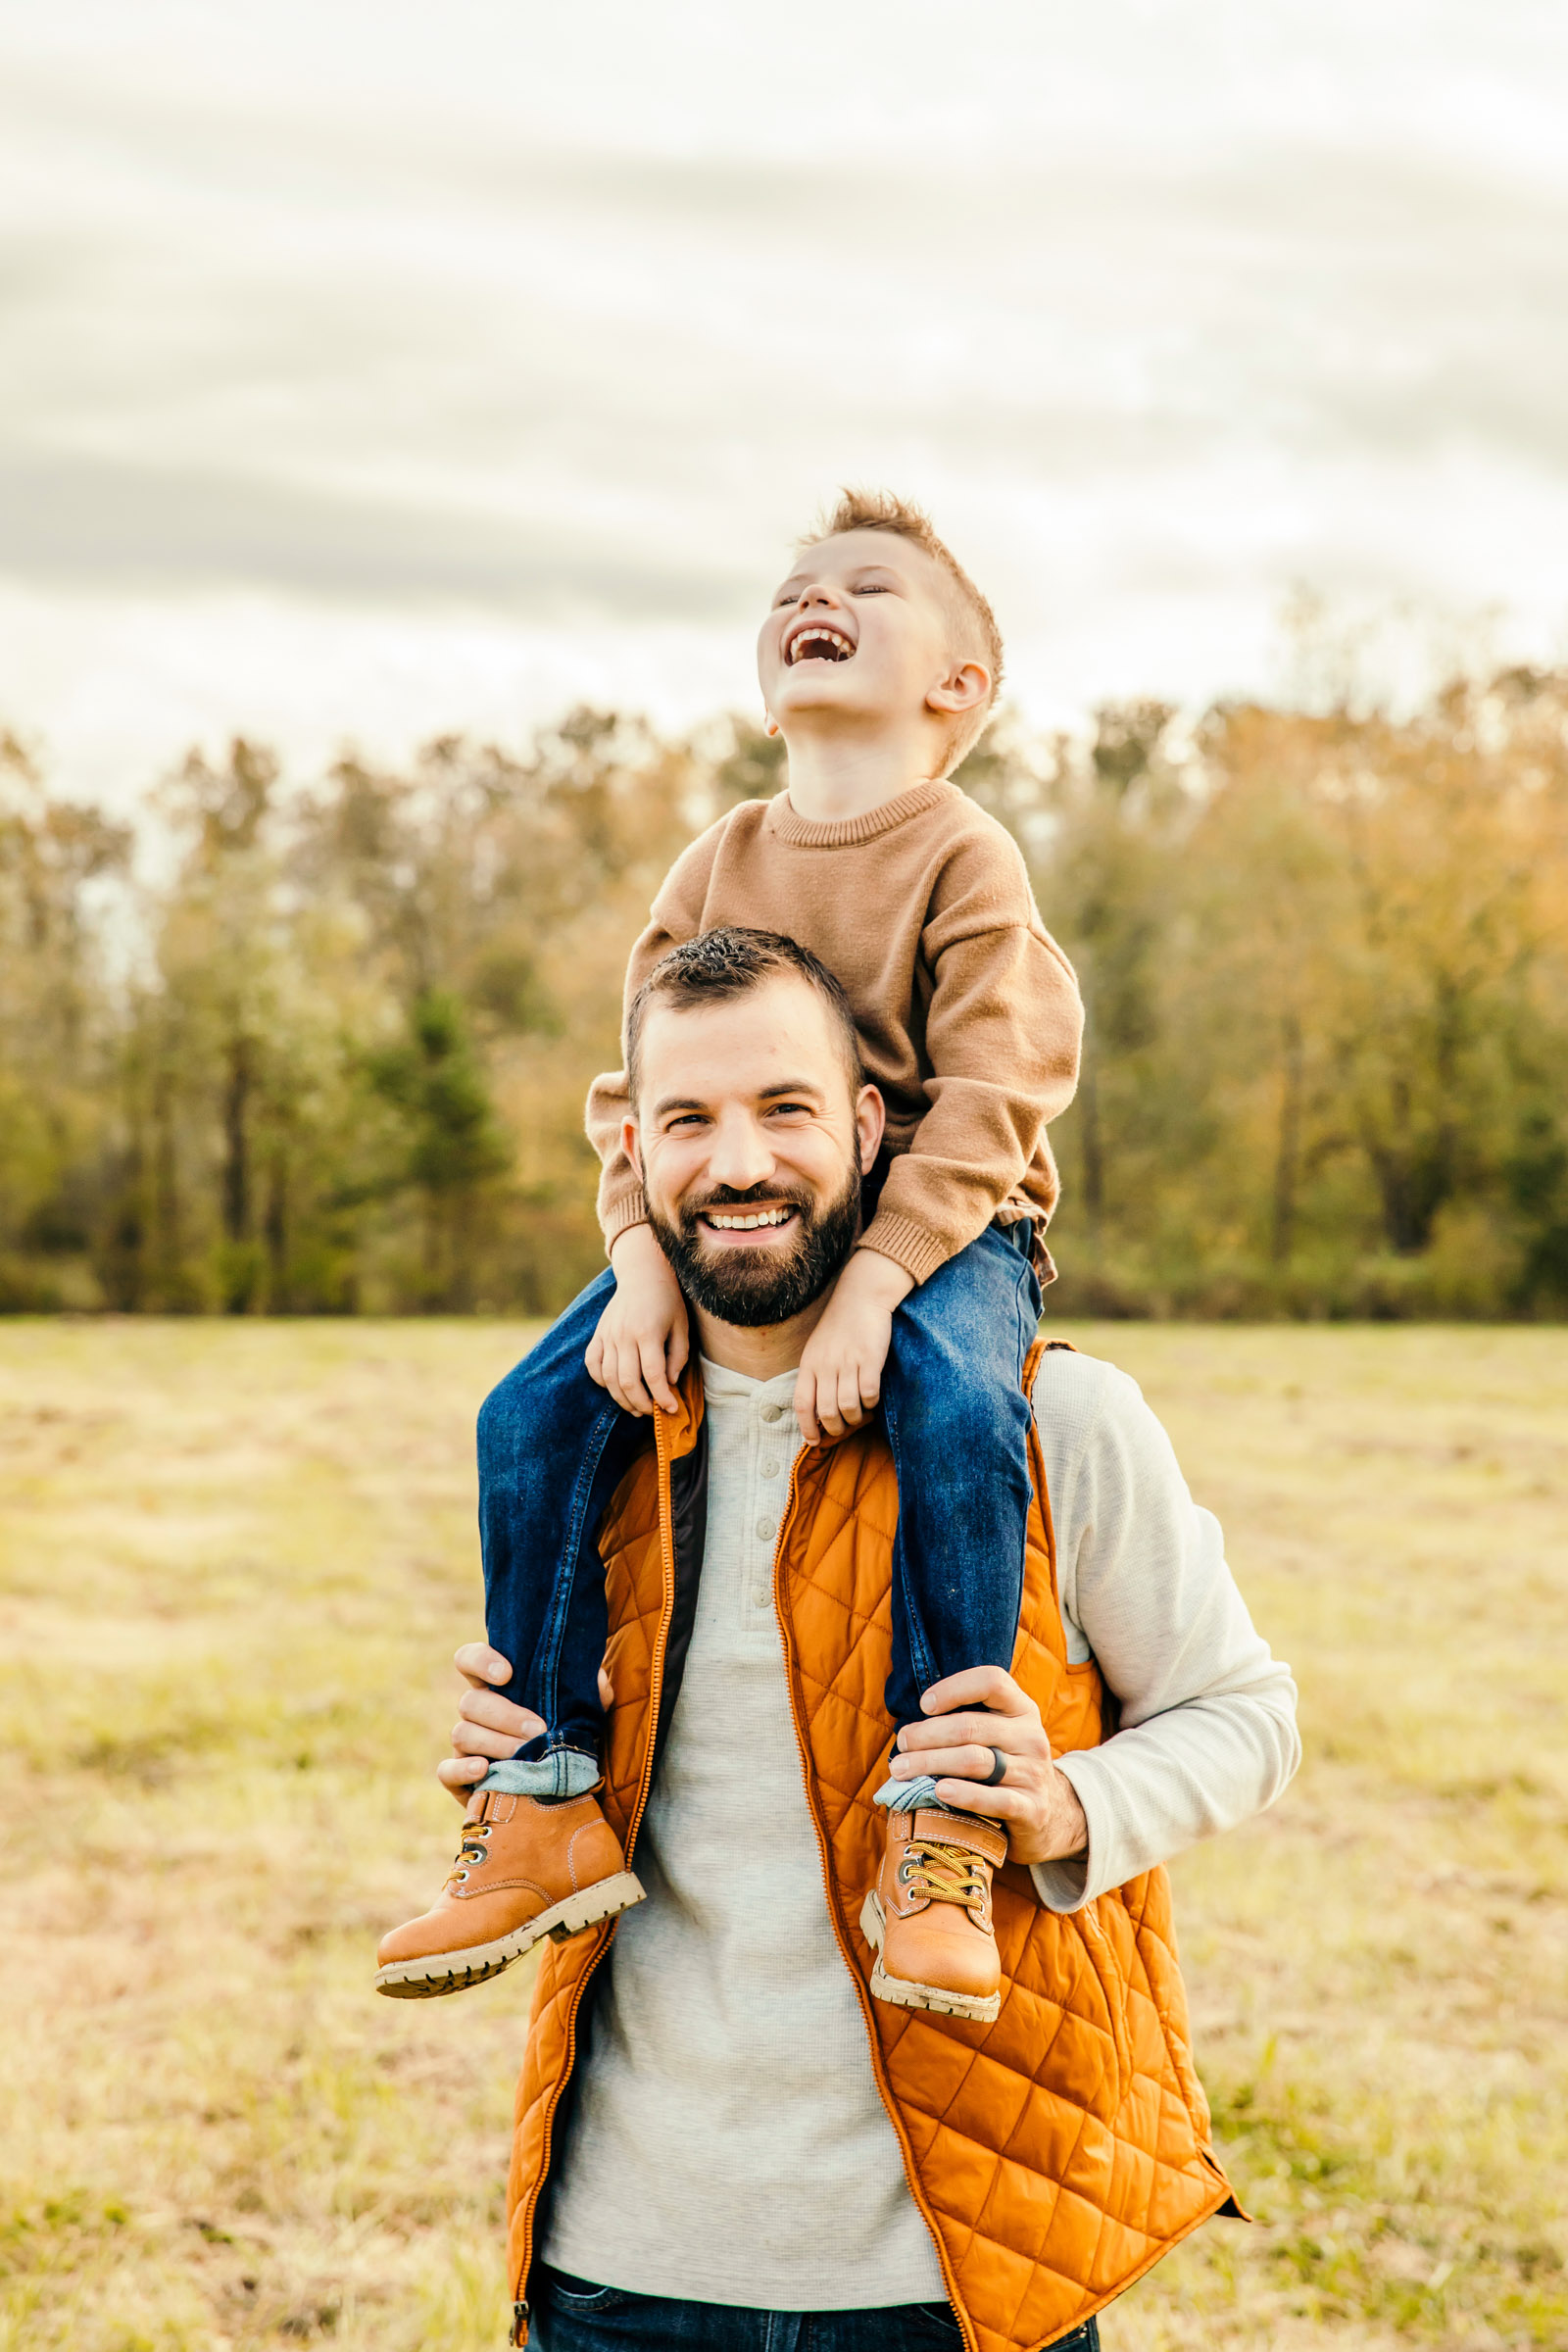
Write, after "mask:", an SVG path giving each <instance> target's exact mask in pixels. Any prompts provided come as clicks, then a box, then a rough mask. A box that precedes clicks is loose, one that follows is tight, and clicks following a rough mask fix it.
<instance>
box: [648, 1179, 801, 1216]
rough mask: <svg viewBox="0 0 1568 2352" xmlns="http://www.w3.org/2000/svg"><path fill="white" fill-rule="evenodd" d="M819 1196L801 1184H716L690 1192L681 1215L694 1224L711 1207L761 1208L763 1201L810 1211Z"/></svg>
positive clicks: (682, 1207) (776, 1206)
mask: <svg viewBox="0 0 1568 2352" xmlns="http://www.w3.org/2000/svg"><path fill="white" fill-rule="evenodd" d="M819 1198H820V1196H819V1195H818V1194H816V1193H814V1192H811V1191H810V1190H809V1188H808V1187H806V1186H805V1185H800V1184H749V1185H747V1186H745V1187H744V1188H743V1189H739V1190H738V1189H737V1188H736V1187H735V1186H734V1185H733V1184H714V1185H710V1187H709V1189H708V1191H707V1192H705V1193H702V1194H698V1195H693V1194H688V1195H687V1197H686V1199H685V1200H684V1201H682V1202H681V1204H680V1217H681V1222H682V1224H683V1225H690V1224H691V1223H692V1222H693V1221H694V1220H695V1219H696V1218H698V1217H700V1216H701V1215H702V1213H703V1211H704V1210H705V1209H708V1208H757V1207H759V1206H760V1204H761V1203H762V1202H763V1201H765V1202H766V1203H767V1205H768V1207H769V1208H799V1209H803V1210H805V1211H806V1212H807V1213H808V1214H809V1212H810V1211H811V1210H812V1209H813V1208H815V1206H816V1204H817V1201H818V1199H819Z"/></svg>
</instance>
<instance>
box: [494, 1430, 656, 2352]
mask: <svg viewBox="0 0 1568 2352" xmlns="http://www.w3.org/2000/svg"><path fill="white" fill-rule="evenodd" d="M654 1450H655V1453H656V1455H657V1457H658V1462H659V1557H660V1566H661V1571H662V1576H663V1583H664V1593H663V1604H662V1608H661V1610H660V1617H659V1630H658V1632H657V1633H656V1634H655V1636H654V1653H653V1664H652V1668H651V1671H650V1674H649V1683H648V1744H647V1747H646V1749H645V1750H644V1753H643V1770H642V1779H641V1780H640V1782H639V1783H638V1787H637V1801H636V1803H635V1804H634V1805H633V1807H632V1810H631V1816H630V1818H629V1820H628V1821H627V1824H626V1843H625V1854H626V1863H627V1867H628V1868H630V1865H631V1858H632V1852H633V1849H634V1847H635V1846H636V1843H637V1833H638V1831H639V1830H640V1829H641V1827H642V1820H643V1814H644V1812H645V1811H646V1810H647V1806H648V1791H649V1789H650V1788H651V1787H652V1785H653V1778H654V1747H655V1742H656V1734H657V1732H658V1729H659V1702H660V1699H661V1697H662V1694H663V1685H664V1650H665V1646H666V1644H667V1642H668V1641H669V1628H670V1622H671V1620H672V1619H673V1617H674V1614H675V1532H674V1504H673V1501H672V1499H671V1494H670V1461H671V1455H670V1451H669V1438H668V1435H667V1432H666V1428H665V1417H664V1415H663V1414H662V1413H655V1415H654ZM618 1925H619V1921H618V1920H615V1919H608V1920H606V1921H605V1922H604V1923H603V1926H602V1927H600V1928H597V1929H595V1931H594V1933H595V1934H596V1935H597V1936H599V1938H600V1942H599V1948H598V1949H597V1951H595V1952H593V1953H592V1954H590V1956H589V1959H588V1963H587V1965H586V1967H585V1968H584V1969H583V1972H582V1975H581V1976H580V1977H579V1978H578V1980H577V1985H576V1989H575V1990H574V1992H573V1993H572V1996H571V2006H570V2008H569V2009H568V2010H567V2012H566V2063H565V2065H564V2067H563V2068H562V2070H561V2076H560V2080H559V2082H557V2085H556V2093H555V2096H554V2098H553V2099H552V2100H551V2102H550V2105H549V2107H548V2109H547V2110H546V2113H545V2118H544V2129H543V2140H542V2146H541V2149H540V2164H539V2177H538V2179H537V2180H536V2181H535V2183H534V2185H533V2188H532V2190H531V2191H530V2193H529V2198H528V2208H527V2211H526V2213H525V2214H524V2215H523V2219H522V2260H521V2263H520V2264H519V2265H518V2269H517V2275H516V2278H515V2279H514V2280H513V2295H514V2297H515V2300H514V2302H513V2306H512V2313H513V2318H512V2334H511V2337H510V2339H509V2340H510V2341H511V2342H512V2343H513V2344H515V2345H523V2344H526V2343H527V2341H528V2316H529V2315H528V2305H527V2303H526V2302H525V2301H524V2300H523V2297H522V2288H523V2282H524V2280H525V2279H526V2278H527V2276H528V2273H529V2271H530V2270H531V2269H532V2267H533V2221H534V2214H535V2212H536V2210H537V2208H538V2204H539V2191H540V2190H541V2189H542V2188H543V2186H544V2184H545V2182H546V2180H548V2179H549V2178H550V2145H551V2135H552V2133H553V2131H554V2130H555V2122H556V2109H557V2108H558V2107H559V2105H560V2104H561V2098H562V2093H563V2092H564V2090H565V2087H566V2084H567V2083H568V2082H570V2080H571V2073H572V2068H573V2067H574V2065H575V2064H576V2059H577V2013H578V2011H579V2010H580V2009H581V2007H582V1996H583V1994H584V1993H585V1992H586V1991H587V1989H588V1985H589V1983H590V1982H591V1980H592V1978H593V1975H594V1972H595V1970H596V1969H597V1968H598V1966H599V1963H600V1961H601V1960H602V1959H603V1958H604V1956H605V1954H606V1952H607V1951H608V1950H609V1949H610V1945H611V1942H612V1941H613V1937H614V1934H615V1930H616V1928H617V1926H618Z"/></svg>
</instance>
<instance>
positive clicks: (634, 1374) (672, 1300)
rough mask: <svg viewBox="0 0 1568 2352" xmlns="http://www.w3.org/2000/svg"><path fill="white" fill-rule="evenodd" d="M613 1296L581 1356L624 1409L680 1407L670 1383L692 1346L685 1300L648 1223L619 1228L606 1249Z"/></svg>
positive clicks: (642, 1410) (668, 1410) (672, 1409)
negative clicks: (610, 1269)
mask: <svg viewBox="0 0 1568 2352" xmlns="http://www.w3.org/2000/svg"><path fill="white" fill-rule="evenodd" d="M610 1262H611V1264H612V1265H613V1267H614V1269H615V1296H614V1297H613V1299H612V1300H611V1301H610V1304H609V1305H608V1306H607V1307H606V1309H605V1311H604V1313H603V1314H602V1315H601V1316H600V1318H599V1329H598V1330H597V1331H596V1332H595V1333H594V1336H593V1338H592V1339H591V1340H590V1341H589V1343H588V1348H587V1351H586V1353H585V1354H584V1356H583V1362H584V1363H585V1364H586V1365H587V1367H588V1373H589V1377H590V1379H592V1380H597V1381H598V1383H599V1386H600V1387H601V1388H602V1389H608V1390H609V1391H610V1394H611V1396H612V1397H613V1398H614V1399H615V1402H616V1403H617V1404H618V1405H619V1406H620V1409H621V1411H622V1412H623V1413H651V1412H652V1411H653V1410H654V1407H655V1406H656V1405H658V1407H659V1408H660V1410H661V1411H662V1412H665V1413H673V1412H677V1411H678V1410H679V1409H680V1399H679V1397H677V1396H676V1394H675V1389H674V1383H675V1382H676V1381H677V1380H678V1379H679V1378H680V1376H681V1373H682V1372H683V1371H684V1369H685V1366H686V1358H687V1356H688V1355H689V1354H690V1352H691V1339H690V1335H689V1332H688V1328H687V1322H686V1301H685V1299H683V1298H682V1297H681V1290H680V1284H679V1283H678V1282H677V1281H676V1280H675V1276H674V1273H673V1271H672V1269H671V1267H670V1263H669V1260H668V1258H667V1257H666V1256H665V1255H664V1252H663V1251H662V1250H661V1248H660V1247H659V1244H658V1242H657V1241H656V1240H655V1238H654V1229H653V1227H652V1226H651V1225H632V1226H628V1228H627V1230H626V1231H625V1232H624V1233H622V1234H618V1235H617V1236H616V1239H615V1246H614V1248H613V1250H611V1252H610Z"/></svg>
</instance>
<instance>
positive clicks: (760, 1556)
mask: <svg viewBox="0 0 1568 2352" xmlns="http://www.w3.org/2000/svg"><path fill="white" fill-rule="evenodd" d="M753 1413H754V1420H753V1433H752V1434H753V1446H752V1490H751V1497H750V1504H751V1507H750V1510H749V1513H748V1524H747V1553H748V1559H747V1578H746V1614H747V1620H748V1622H749V1623H750V1624H752V1625H756V1624H757V1623H758V1622H759V1620H760V1618H763V1617H766V1618H771V1616H772V1614H773V1546H774V1544H775V1542H776V1541H777V1537H778V1522H779V1513H780V1512H781V1511H782V1509H783V1507H784V1495H785V1493H786V1492H787V1487H788V1477H789V1464H790V1455H791V1452H792V1447H791V1445H790V1438H791V1435H792V1432H791V1429H790V1413H789V1407H788V1406H787V1405H784V1404H780V1403H779V1402H778V1401H777V1399H776V1398H774V1397H760V1398H759V1399H758V1401H757V1403H756V1404H755V1406H754V1407H753Z"/></svg>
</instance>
